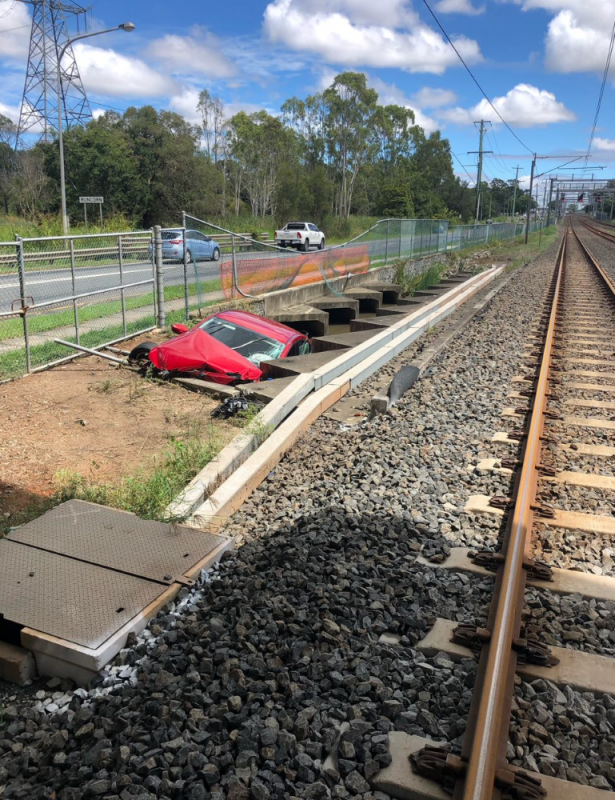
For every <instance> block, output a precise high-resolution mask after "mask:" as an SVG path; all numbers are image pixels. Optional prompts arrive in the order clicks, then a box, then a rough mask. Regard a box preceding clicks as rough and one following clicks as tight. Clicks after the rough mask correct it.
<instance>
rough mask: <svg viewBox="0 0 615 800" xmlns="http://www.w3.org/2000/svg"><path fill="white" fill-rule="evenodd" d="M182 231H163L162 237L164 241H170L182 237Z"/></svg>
mask: <svg viewBox="0 0 615 800" xmlns="http://www.w3.org/2000/svg"><path fill="white" fill-rule="evenodd" d="M181 238H182V232H181V231H162V239H163V241H165V240H166V241H169V240H170V239H181Z"/></svg>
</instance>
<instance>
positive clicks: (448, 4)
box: [436, 0, 485, 16]
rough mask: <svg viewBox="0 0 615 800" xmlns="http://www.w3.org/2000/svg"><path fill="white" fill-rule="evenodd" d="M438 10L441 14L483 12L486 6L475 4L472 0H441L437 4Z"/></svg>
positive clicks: (474, 13) (473, 13)
mask: <svg viewBox="0 0 615 800" xmlns="http://www.w3.org/2000/svg"><path fill="white" fill-rule="evenodd" d="M436 11H439V12H440V13H441V14H470V15H473V16H474V15H476V14H483V13H484V11H485V6H479V8H476V6H473V5H472V3H471V2H470V0H440V2H439V3H438V4H437V5H436Z"/></svg>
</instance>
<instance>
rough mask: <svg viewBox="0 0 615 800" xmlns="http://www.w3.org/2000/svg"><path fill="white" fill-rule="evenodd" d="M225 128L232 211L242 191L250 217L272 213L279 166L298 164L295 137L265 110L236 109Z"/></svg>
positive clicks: (280, 169) (279, 170) (279, 173)
mask: <svg viewBox="0 0 615 800" xmlns="http://www.w3.org/2000/svg"><path fill="white" fill-rule="evenodd" d="M229 127H230V148H229V150H230V154H231V156H232V159H233V161H234V164H235V166H234V169H233V171H232V181H233V183H234V187H235V211H236V213H237V212H238V200H239V197H240V196H241V194H242V193H244V192H245V195H246V197H247V200H248V202H249V203H250V207H251V209H252V214H253V215H254V216H256V217H261V218H264V217H265V216H266V215H267V214H273V215H275V212H276V199H277V190H278V188H279V181H280V175H281V172H282V168H283V167H284V169H285V170H288V169H289V168H290V167H292V168H293V169H296V168H297V167H298V159H297V140H296V137H295V136H294V134H293V132H292V131H290V130H289V129H288V128H286V127H285V126H284V124H283V122H282V121H281V120H280V119H278V118H277V117H272V116H270V115H269V114H267V112H266V111H258V112H255V113H254V114H250V115H248V114H246V113H245V112H244V111H240V112H239V114H235V116H234V117H232V118H231V120H230V122H229Z"/></svg>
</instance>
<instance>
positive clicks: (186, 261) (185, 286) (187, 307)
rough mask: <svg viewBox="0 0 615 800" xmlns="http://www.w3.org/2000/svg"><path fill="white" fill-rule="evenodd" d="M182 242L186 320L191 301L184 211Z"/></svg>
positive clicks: (188, 316) (183, 213) (188, 315)
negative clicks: (189, 296) (189, 297)
mask: <svg viewBox="0 0 615 800" xmlns="http://www.w3.org/2000/svg"><path fill="white" fill-rule="evenodd" d="M182 241H183V242H184V258H183V261H184V313H185V315H186V319H189V318H190V301H189V299H188V255H187V253H186V212H185V211H182ZM196 269H197V266H196V261H195V262H194V271H195V273H196ZM197 282H198V281H197ZM200 305H201V298H200V297H199V306H200Z"/></svg>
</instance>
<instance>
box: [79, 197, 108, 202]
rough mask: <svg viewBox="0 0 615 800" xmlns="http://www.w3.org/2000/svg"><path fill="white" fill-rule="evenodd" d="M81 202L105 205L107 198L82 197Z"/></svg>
mask: <svg viewBox="0 0 615 800" xmlns="http://www.w3.org/2000/svg"><path fill="white" fill-rule="evenodd" d="M79 202H80V203H104V202H105V198H104V197H80V198H79Z"/></svg>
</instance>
